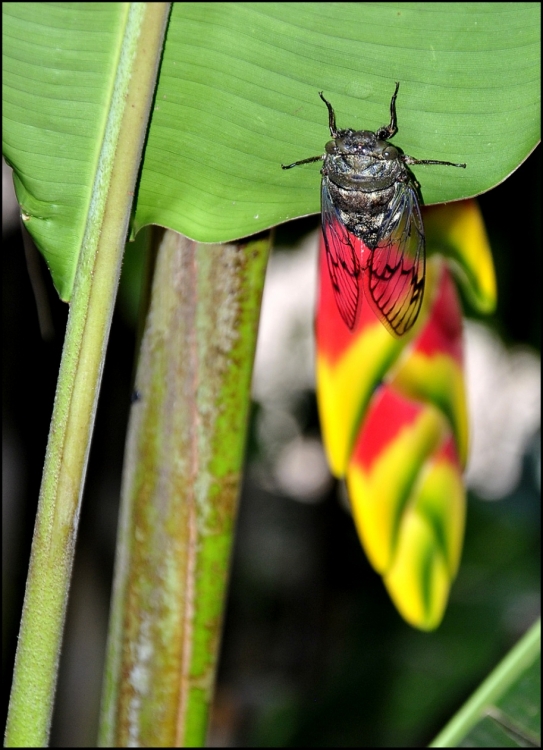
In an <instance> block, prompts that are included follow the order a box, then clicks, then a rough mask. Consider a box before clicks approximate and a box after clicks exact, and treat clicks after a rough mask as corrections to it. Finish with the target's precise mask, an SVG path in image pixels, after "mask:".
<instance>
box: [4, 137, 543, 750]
mask: <svg viewBox="0 0 543 750" xmlns="http://www.w3.org/2000/svg"><path fill="white" fill-rule="evenodd" d="M540 152H541V149H540V148H538V149H537V150H536V151H535V152H534V153H533V154H532V155H531V156H530V157H529V158H528V159H527V161H526V162H525V163H524V164H523V165H522V166H521V167H520V168H519V169H518V170H517V171H516V172H515V173H514V174H513V175H512V176H511V177H510V178H509V179H508V180H507V181H506V182H505V183H503V184H502V185H500V186H498V187H497V188H495V189H494V190H492V191H491V192H489V193H487V194H485V195H483V196H481V197H480V199H479V200H480V204H481V207H482V210H483V215H484V218H485V221H486V225H487V230H488V233H489V237H490V241H491V245H492V248H493V253H494V260H495V264H496V271H497V278H498V295H499V296H498V311H497V313H496V315H495V316H494V317H493V318H492V319H490V320H485V321H473V320H470V321H469V322H468V324H467V326H466V335H467V341H468V345H467V346H468V355H467V357H468V381H469V383H470V386H471V387H470V398H471V399H472V401H471V403H472V408H473V420H474V424H473V449H474V453H473V457H472V462H471V464H470V466H469V468H468V474H467V481H468V487H469V489H470V494H469V504H468V518H467V534H466V542H465V548H464V555H463V560H462V564H461V568H460V573H459V576H458V579H457V581H456V583H455V584H454V586H453V589H452V594H451V601H450V604H449V607H448V610H447V613H446V615H445V619H444V622H443V624H442V625H441V627H440V628H439V629H438V630H437V631H436V632H434V633H421V632H417V631H415V630H413V629H412V628H410V627H409V626H408V625H406V624H405V623H404V622H403V621H402V620H401V619H400V616H399V615H398V614H397V612H396V611H395V610H394V607H393V605H392V604H391V602H390V600H389V598H388V596H387V594H386V592H385V589H384V587H383V585H382V582H381V580H380V578H379V576H378V575H377V574H376V573H374V572H373V571H372V569H371V568H370V566H369V564H368V562H367V561H366V559H365V556H364V553H363V551H362V549H361V547H360V543H359V541H358V538H357V535H356V531H355V528H354V524H353V522H352V519H351V518H350V515H349V512H348V509H347V502H346V498H345V493H344V491H343V488H342V486H341V485H340V484H338V483H336V482H335V481H334V480H332V478H331V477H330V475H329V473H328V470H327V467H326V464H325V462H324V456H323V452H322V447H321V443H320V434H319V424H318V418H317V409H316V403H315V394H314V387H313V343H312V305H313V297H314V293H315V289H314V287H315V271H316V248H317V234H316V232H317V228H318V223H319V219H318V216H311V217H308V218H306V219H301V220H298V221H295V222H290V223H288V224H285V225H282V226H280V227H278V229H277V231H276V242H275V247H276V250H275V253H274V255H273V256H272V259H271V262H270V267H269V273H268V279H267V282H266V290H265V299H264V304H263V314H262V321H261V331H260V338H259V351H258V354H257V361H256V366H255V377H254V403H253V409H252V417H251V426H250V438H249V442H248V446H247V464H246V472H245V481H244V486H243V492H242V497H241V501H240V514H239V522H238V533H237V538H236V546H235V553H234V558H233V564H232V580H231V585H230V593H229V600H228V606H227V609H226V618H225V629H224V637H223V644H222V652H221V661H220V668H219V674H218V682H217V691H216V700H215V705H214V709H213V717H212V724H211V730H210V737H209V744H211V745H213V746H251V745H252V746H262V747H271V746H276V747H277V746H322V747H326V746H341V745H344V746H358V747H360V746H362V747H364V746H383V747H387V746H388V747H391V746H404V747H405V746H421V745H424V744H427V743H428V742H429V741H430V740H431V739H432V737H433V736H434V735H435V734H436V733H437V731H438V730H439V729H440V728H441V727H442V726H443V724H444V723H445V722H446V721H447V720H448V719H449V718H450V716H451V715H452V714H453V713H454V711H456V710H457V708H458V707H459V706H460V705H461V704H462V703H463V702H464V701H465V699H466V698H467V697H468V696H469V695H470V693H471V692H472V691H473V690H474V689H475V688H476V687H477V685H478V684H479V682H480V681H481V680H482V679H483V678H484V677H485V676H486V675H487V674H488V672H489V671H490V670H491V669H492V668H493V667H494V666H495V665H496V663H497V662H498V661H499V660H500V659H501V657H502V656H503V655H504V654H505V653H506V652H507V651H508V650H509V649H510V647H511V646H512V645H513V644H514V643H515V642H516V641H517V640H518V638H519V637H520V636H521V635H522V634H523V633H524V632H525V630H526V629H527V628H528V627H529V626H530V625H531V624H532V622H533V621H534V620H535V618H536V616H537V614H538V612H539V606H540V601H539V590H540V572H539V571H540V560H539V535H540V524H539V521H540V476H541V464H540V452H541V451H540V442H541V438H540V409H539V405H540V396H539V393H540V390H539V389H540V385H539V383H540V361H539V353H540V347H541V344H540V336H541V328H540V326H541V286H540V284H541V269H540V247H541V227H540V205H541V195H540V166H541V164H540V161H541V156H540ZM10 181H11V177H10V175H9V170H6V168H5V167H4V187H5V190H4V194H5V195H6V199H5V201H4V215H3V218H4V224H3V227H4V228H3V232H4V253H3V274H2V285H3V295H2V297H3V324H4V327H3V333H4V335H3V362H4V367H3V389H2V396H3V444H2V446H3V469H4V470H3V527H2V529H3V547H2V549H3V568H2V570H3V581H2V582H3V609H2V611H3V633H4V639H3V654H2V656H3V703H2V708H3V713H4V719H5V714H6V710H7V699H8V696H9V689H10V684H11V670H12V667H13V658H14V650H15V642H16V636H17V631H18V623H19V618H20V611H21V606H22V599H23V592H24V583H25V579H26V571H27V564H28V557H29V551H30V543H31V538H32V531H33V525H34V518H35V511H36V504H37V498H38V492H39V485H40V478H41V471H42V466H43V458H44V452H45V445H46V440H47V433H48V429H49V420H50V416H51V411H52V406H53V397H54V390H55V385H56V378H57V373H58V365H59V361H60V354H61V347H62V342H63V336H64V326H65V322H66V316H67V310H68V308H67V306H66V305H65V304H63V303H61V302H60V301H59V300H58V297H57V295H56V293H55V292H54V290H53V288H52V285H51V280H50V277H49V275H48V273H47V270H46V268H45V266H44V264H43V262H42V260H41V258H40V257H39V256H38V255H37V254H36V252H35V250H33V249H32V248H31V247H30V246H29V243H28V240H25V242H23V239H22V235H21V233H20V228H19V221H18V215H17V208H16V206H15V205H14V203H13V198H11V199H8V197H7V189H9V187H10ZM140 245H141V246H140ZM142 247H143V243H138V242H137V243H135V244H132V245H129V246H128V248H127V253H126V257H125V264H124V271H123V280H122V285H121V291H120V295H119V300H118V306H117V312H116V315H115V318H114V322H113V327H112V332H111V341H110V346H109V350H108V356H107V360H106V366H105V373H104V380H103V385H102V392H101V396H100V402H99V408H98V415H97V422H96V432H95V437H94V440H93V445H92V450H91V456H90V462H89V471H88V476H87V485H86V489H85V497H84V500H83V509H82V518H81V525H80V532H79V540H78V549H77V553H76V564H75V574H74V580H73V584H72V589H71V593H70V603H69V611H68V619H67V628H66V637H65V645H64V650H63V654H62V662H61V672H60V681H59V687H58V692H57V706H56V710H55V718H54V723H53V733H52V736H51V744H52V745H58V746H67V745H71V746H84V745H91V744H95V742H96V731H97V721H98V708H99V700H100V691H101V679H102V669H103V661H104V653H105V637H106V629H107V616H108V608H109V597H110V588H111V580H112V572H113V559H114V546H115V533H116V524H117V513H118V497H119V489H120V480H121V467H122V457H123V450H124V437H125V430H126V421H127V417H128V412H129V409H130V394H131V378H132V372H133V366H134V348H135V337H136V329H137V313H136V311H137V304H138V298H139V293H140V288H141V271H142V268H143V265H144V261H143V249H142ZM25 258H26V260H25ZM29 270H30V274H29ZM37 271H38V273H37ZM33 287H34V288H35V291H34V290H33ZM36 303H37V304H38V308H39V310H40V312H39V314H38V312H37V305H36Z"/></svg>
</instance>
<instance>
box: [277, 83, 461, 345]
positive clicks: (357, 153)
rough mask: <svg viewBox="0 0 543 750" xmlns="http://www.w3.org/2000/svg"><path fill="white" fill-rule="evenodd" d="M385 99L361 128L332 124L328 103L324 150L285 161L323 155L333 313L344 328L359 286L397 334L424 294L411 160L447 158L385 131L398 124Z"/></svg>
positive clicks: (354, 312)
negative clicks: (414, 148)
mask: <svg viewBox="0 0 543 750" xmlns="http://www.w3.org/2000/svg"><path fill="white" fill-rule="evenodd" d="M399 86H400V84H399V83H396V89H395V91H394V94H393V96H392V100H391V102H390V124H389V125H384V126H383V127H381V128H379V129H378V130H376V131H375V133H372V132H371V131H369V130H351V129H348V130H338V129H337V127H336V115H335V112H334V109H333V107H332V105H331V104H330V102H329V101H327V100H326V99H325V98H324V96H323V94H322V92H319V96H320V98H321V99H322V101H323V102H324V103H325V104H326V106H327V107H328V122H329V127H330V134H331V136H332V139H333V140H331V141H328V143H327V144H326V147H325V149H326V153H325V154H323V155H322V156H312V157H310V158H309V159H302V160H301V161H296V162H294V163H293V164H288V165H286V166H285V165H281V166H282V167H283V169H291V168H292V167H296V166H298V165H300V164H309V163H311V162H315V161H324V165H323V167H322V169H321V174H322V187H321V211H322V231H323V235H324V244H325V247H326V258H327V262H328V270H329V272H330V278H331V281H332V286H333V289H334V295H335V299H336V303H337V306H338V309H339V312H340V313H341V317H342V318H343V320H344V321H345V323H346V325H347V326H348V327H349V328H350V329H351V330H352V329H353V328H354V326H355V324H356V321H357V318H358V313H359V311H360V307H361V300H362V290H363V291H364V295H365V296H366V299H367V300H368V302H369V303H370V305H371V307H372V308H373V310H374V311H375V313H376V314H377V316H378V317H379V319H380V320H381V322H382V323H383V325H384V326H385V327H386V328H387V329H388V330H389V331H390V332H391V333H392V334H393V335H396V336H402V335H403V334H404V333H406V332H407V331H409V329H410V328H411V327H412V326H413V325H414V323H415V321H416V319H417V317H418V314H419V311H420V308H421V305H422V298H423V294H424V274H425V240H424V226H423V223H422V217H421V213H420V207H419V197H420V192H419V191H420V186H419V184H418V182H417V180H416V179H415V177H414V176H413V174H412V173H411V171H410V170H409V168H408V165H411V164H443V165H445V166H449V167H462V168H465V166H466V165H465V164H453V163H452V162H449V161H435V160H429V159H422V160H419V159H414V158H413V157H412V156H408V155H407V154H404V153H403V152H402V151H401V149H399V148H397V147H396V146H393V145H392V144H391V143H389V142H388V140H387V139H389V138H392V137H393V136H394V135H395V134H396V133H397V132H398V126H397V119H396V97H397V95H398V89H399Z"/></svg>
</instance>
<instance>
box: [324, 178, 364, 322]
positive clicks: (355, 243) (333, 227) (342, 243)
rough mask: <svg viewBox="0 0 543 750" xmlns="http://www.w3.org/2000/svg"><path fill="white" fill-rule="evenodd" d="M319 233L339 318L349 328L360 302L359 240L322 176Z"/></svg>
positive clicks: (354, 319)
mask: <svg viewBox="0 0 543 750" xmlns="http://www.w3.org/2000/svg"><path fill="white" fill-rule="evenodd" d="M321 212H322V233H323V236H324V245H325V247H326V261H327V263H328V271H329V273H330V279H331V281H332V287H333V289H334V297H335V300H336V304H337V307H338V310H339V312H340V314H341V317H342V318H343V320H344V321H345V323H346V325H347V327H348V328H349V329H351V330H352V329H353V328H354V325H355V323H356V319H357V315H358V308H359V305H360V297H361V292H360V273H361V255H362V250H363V243H362V241H361V240H359V239H358V238H357V237H355V236H354V235H352V234H351V233H350V232H349V231H348V230H347V228H346V226H345V224H344V223H343V222H342V220H341V215H340V213H339V211H338V209H337V208H335V206H334V204H333V203H332V198H331V197H330V191H329V190H328V185H327V181H326V178H324V179H323V180H322V188H321Z"/></svg>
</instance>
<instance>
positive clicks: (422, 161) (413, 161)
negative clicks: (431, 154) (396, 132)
mask: <svg viewBox="0 0 543 750" xmlns="http://www.w3.org/2000/svg"><path fill="white" fill-rule="evenodd" d="M401 158H402V161H403V163H404V164H444V165H445V166H446V167H461V168H462V169H465V168H466V165H465V164H454V163H453V162H452V161H436V160H435V159H414V158H413V157H412V156H408V155H407V154H402V157H401Z"/></svg>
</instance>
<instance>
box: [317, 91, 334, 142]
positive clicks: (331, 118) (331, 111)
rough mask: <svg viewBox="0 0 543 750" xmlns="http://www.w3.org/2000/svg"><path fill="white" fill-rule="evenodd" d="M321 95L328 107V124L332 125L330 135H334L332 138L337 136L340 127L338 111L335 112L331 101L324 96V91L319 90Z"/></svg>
mask: <svg viewBox="0 0 543 750" xmlns="http://www.w3.org/2000/svg"><path fill="white" fill-rule="evenodd" d="M319 96H320V98H321V99H322V100H323V102H324V103H325V104H326V106H327V107H328V125H329V127H330V135H331V136H332V138H336V137H337V134H338V129H337V127H336V113H335V112H334V108H333V107H332V105H331V104H330V102H329V101H328V100H327V99H325V98H324V96H323V95H322V91H319Z"/></svg>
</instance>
